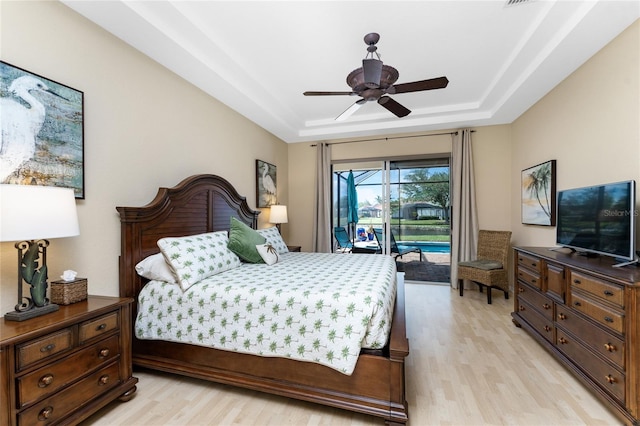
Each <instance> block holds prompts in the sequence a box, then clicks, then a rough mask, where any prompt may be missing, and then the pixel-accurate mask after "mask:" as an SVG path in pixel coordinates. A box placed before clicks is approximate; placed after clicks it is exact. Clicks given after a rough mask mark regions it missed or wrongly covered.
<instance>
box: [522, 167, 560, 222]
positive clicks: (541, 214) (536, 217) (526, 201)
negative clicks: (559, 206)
mask: <svg viewBox="0 0 640 426" xmlns="http://www.w3.org/2000/svg"><path fill="white" fill-rule="evenodd" d="M521 190H522V223H523V224H526V225H543V226H555V225H556V160H549V161H546V162H544V163H541V164H538V165H537V166H533V167H529V168H528V169H525V170H523V171H522V181H521Z"/></svg>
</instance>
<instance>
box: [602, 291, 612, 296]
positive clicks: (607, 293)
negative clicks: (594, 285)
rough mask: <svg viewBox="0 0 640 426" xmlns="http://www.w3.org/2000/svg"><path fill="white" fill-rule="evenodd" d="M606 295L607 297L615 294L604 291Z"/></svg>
mask: <svg viewBox="0 0 640 426" xmlns="http://www.w3.org/2000/svg"><path fill="white" fill-rule="evenodd" d="M604 295H605V296H613V292H612V291H609V290H605V291H604Z"/></svg>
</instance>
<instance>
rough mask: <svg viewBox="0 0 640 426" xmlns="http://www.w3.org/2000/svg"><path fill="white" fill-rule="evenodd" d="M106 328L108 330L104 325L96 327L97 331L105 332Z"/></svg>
mask: <svg viewBox="0 0 640 426" xmlns="http://www.w3.org/2000/svg"><path fill="white" fill-rule="evenodd" d="M105 328H107V324H105V323H102V324H100V325H99V326H97V327H96V331H100V330H104V329H105Z"/></svg>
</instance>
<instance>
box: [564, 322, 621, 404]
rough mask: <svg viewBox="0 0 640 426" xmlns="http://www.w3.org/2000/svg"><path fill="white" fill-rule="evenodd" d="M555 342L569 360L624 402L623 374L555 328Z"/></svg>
mask: <svg viewBox="0 0 640 426" xmlns="http://www.w3.org/2000/svg"><path fill="white" fill-rule="evenodd" d="M556 344H557V346H558V348H559V349H560V350H561V351H562V352H564V353H565V354H566V355H567V356H568V357H569V358H571V360H572V361H573V362H574V364H576V365H577V366H579V367H580V368H581V369H582V370H584V372H585V373H587V374H588V375H589V376H590V377H591V378H592V379H593V380H594V381H595V382H596V383H598V384H599V385H600V387H601V388H603V389H605V390H606V391H607V392H609V393H610V394H611V395H612V396H613V397H614V398H616V399H617V400H618V401H619V402H621V403H624V396H625V375H624V374H623V373H621V372H620V371H618V370H617V369H616V368H614V367H612V366H611V365H609V364H608V363H606V362H605V361H603V360H602V359H600V358H598V356H596V355H595V354H593V353H592V352H590V351H589V350H588V349H587V348H586V347H584V346H582V345H581V344H580V343H579V342H578V341H577V340H575V339H574V338H573V337H571V336H570V335H568V334H566V333H564V332H563V331H562V329H560V328H558V329H557V340H556Z"/></svg>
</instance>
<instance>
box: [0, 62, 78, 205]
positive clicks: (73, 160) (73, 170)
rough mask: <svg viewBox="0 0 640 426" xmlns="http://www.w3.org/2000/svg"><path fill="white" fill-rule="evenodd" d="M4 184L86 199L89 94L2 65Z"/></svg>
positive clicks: (0, 176)
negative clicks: (64, 191) (50, 189)
mask: <svg viewBox="0 0 640 426" xmlns="http://www.w3.org/2000/svg"><path fill="white" fill-rule="evenodd" d="M0 96H1V97H0V102H1V104H0V109H1V111H2V120H0V122H1V123H2V139H1V140H0V183H9V184H22V185H43V186H60V187H65V188H73V190H74V193H75V196H76V198H84V197H85V190H84V94H83V92H80V91H78V90H76V89H73V88H71V87H69V86H65V85H64V84H61V83H57V82H55V81H53V80H49V79H48V78H46V77H43V76H41V75H37V74H34V73H31V72H29V71H26V70H24V69H22V68H19V67H16V66H14V65H11V64H8V63H6V62H2V61H0Z"/></svg>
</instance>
